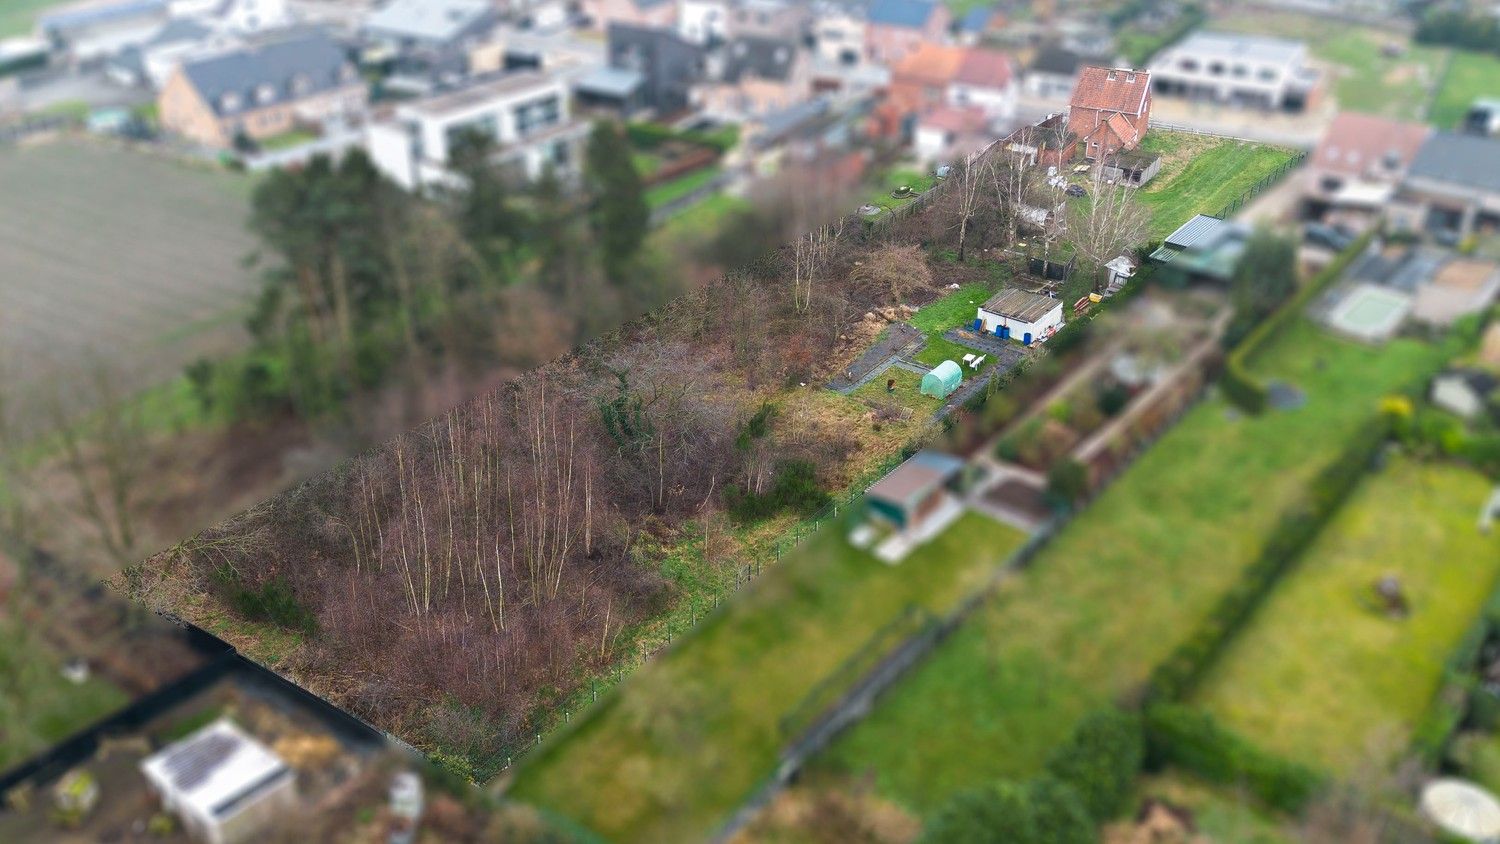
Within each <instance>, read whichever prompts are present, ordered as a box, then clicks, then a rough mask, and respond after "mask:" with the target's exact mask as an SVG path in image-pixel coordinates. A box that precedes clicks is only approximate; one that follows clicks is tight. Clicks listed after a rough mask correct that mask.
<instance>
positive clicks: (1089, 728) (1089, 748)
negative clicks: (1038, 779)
mask: <svg viewBox="0 0 1500 844" xmlns="http://www.w3.org/2000/svg"><path fill="white" fill-rule="evenodd" d="M1145 753H1146V746H1145V737H1144V735H1143V728H1142V725H1141V719H1140V716H1139V715H1136V714H1134V713H1129V712H1124V711H1122V710H1119V709H1115V708H1113V707H1111V708H1109V709H1105V710H1103V711H1100V712H1097V713H1095V714H1093V715H1091V716H1089V717H1088V718H1085V719H1084V720H1083V722H1082V723H1080V724H1079V725H1078V727H1077V728H1076V729H1075V730H1074V731H1073V735H1072V736H1071V737H1069V739H1068V741H1067V743H1065V744H1063V745H1061V746H1059V747H1058V748H1057V749H1055V750H1054V751H1053V752H1052V755H1051V756H1050V757H1049V758H1048V759H1047V771H1048V772H1049V773H1050V774H1052V776H1053V777H1056V778H1057V779H1058V780H1060V781H1061V782H1065V783H1067V784H1068V785H1071V786H1072V787H1073V788H1074V789H1076V790H1077V791H1078V795H1079V797H1080V798H1081V799H1082V800H1083V805H1084V808H1085V809H1086V810H1087V811H1088V813H1089V816H1090V817H1092V818H1093V819H1094V821H1095V822H1096V823H1104V822H1106V821H1108V820H1111V819H1112V818H1114V817H1116V816H1117V815H1119V814H1120V812H1122V811H1124V809H1125V804H1126V803H1127V802H1128V801H1129V799H1130V794H1131V788H1132V784H1133V783H1134V782H1135V777H1136V775H1137V774H1139V773H1140V770H1141V764H1142V762H1143V761H1144V758H1145Z"/></svg>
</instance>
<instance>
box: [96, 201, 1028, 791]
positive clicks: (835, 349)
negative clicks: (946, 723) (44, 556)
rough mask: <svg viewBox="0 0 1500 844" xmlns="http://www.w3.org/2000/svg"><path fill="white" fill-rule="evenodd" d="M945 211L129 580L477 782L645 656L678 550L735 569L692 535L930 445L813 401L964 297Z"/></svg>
mask: <svg viewBox="0 0 1500 844" xmlns="http://www.w3.org/2000/svg"><path fill="white" fill-rule="evenodd" d="M994 184H995V185H1002V184H1004V182H1003V181H1002V180H1001V179H998V178H997V179H995V180H994ZM986 197H987V199H986V202H985V203H983V204H981V205H980V206H979V207H978V209H977V210H976V209H974V208H968V209H966V210H965V212H964V213H974V214H977V215H978V217H979V218H980V219H981V220H982V221H988V222H986V223H985V224H983V225H981V224H978V223H974V224H971V225H969V226H968V227H967V228H966V231H965V237H966V238H967V239H968V245H969V247H970V248H974V249H983V248H984V247H985V246H986V242H987V238H988V237H989V235H990V234H993V233H998V232H999V231H1000V230H1001V228H1002V227H1001V226H999V225H994V224H992V223H993V220H995V219H999V218H1001V217H1003V216H1004V215H1005V214H1006V213H1007V212H1008V206H1007V205H1006V197H1005V194H1004V193H1003V191H1002V190H1000V189H999V188H997V189H996V190H995V192H994V193H991V194H986ZM950 214H951V204H949V203H943V202H938V203H935V204H933V205H932V206H930V207H929V208H927V209H925V210H922V211H918V212H917V213H913V214H909V215H906V216H902V217H897V218H895V219H892V220H889V221H888V222H887V224H885V225H882V226H879V227H876V228H868V227H866V226H865V225H864V224H863V223H862V222H861V221H859V220H845V221H841V222H836V223H833V224H830V225H825V226H820V227H813V228H812V229H810V230H809V231H808V232H807V233H806V234H804V235H801V236H800V237H798V238H797V240H796V242H795V243H793V244H792V245H789V246H787V247H785V248H783V249H781V250H779V251H777V252H774V253H772V254H770V255H768V256H765V257H764V258H762V259H761V260H759V261H757V262H755V263H754V264H753V265H751V266H750V267H749V268H748V269H746V270H744V271H739V272H733V273H730V274H729V275H728V276H726V277H724V278H722V279H720V280H719V281H717V282H715V283H712V284H710V285H708V286H706V287H705V288H703V289H700V290H698V291H695V292H693V293H690V294H688V295H686V296H683V297H681V298H679V299H676V300H674V301H672V302H670V303H669V304H667V305H666V306H664V307H662V308H660V309H659V310H657V311H656V312H654V313H652V314H650V315H648V316H647V317H645V318H643V319H642V320H639V321H637V322H636V323H634V324H632V325H630V326H628V327H627V328H626V329H624V330H622V331H620V332H618V333H616V334H614V335H611V336H609V337H607V338H605V339H603V340H600V341H597V342H595V343H593V344H591V345H589V346H587V347H584V348H582V349H581V350H579V351H577V352H575V353H573V354H571V355H569V356H567V357H565V358H562V359H560V360H558V361H556V362H554V363H551V364H548V365H546V366H544V367H542V368H541V369H538V370H535V371H533V372H532V373H530V374H528V375H526V376H525V377H524V378H523V380H522V381H520V382H517V383H512V384H509V385H506V386H503V387H501V388H499V389H497V390H495V391H494V392H492V393H490V394H488V395H485V396H483V397H482V398H480V399H478V400H475V401H472V402H470V403H467V404H465V405H463V406H461V407H460V408H459V409H457V410H454V411H452V412H450V413H448V414H446V415H443V416H441V417H439V418H437V419H435V420H434V421H432V422H430V423H428V424H425V425H423V426H422V427H420V428H418V429H417V430H415V431H412V432H411V433H409V434H406V435H404V436H401V437H399V438H397V439H396V440H394V441H393V442H391V443H389V444H387V445H386V446H384V447H381V448H379V449H377V450H375V451H373V452H371V453H369V454H366V455H364V456H362V457H359V458H357V459H355V460H353V461H350V462H349V463H347V464H345V465H343V466H341V467H339V468H338V469H336V470H335V471H333V472H330V473H328V474H325V475H322V476H320V477H317V478H314V479H313V480H311V481H309V482H307V483H305V484H303V485H301V486H300V487H298V488H296V489H294V490H292V491H290V492H288V493H286V494H284V495H282V496H280V497H278V498H276V499H274V500H271V501H268V502H266V503H264V504H262V505H260V506H258V507H256V508H254V509H253V510H251V511H249V512H247V513H245V514H244V515H242V516H240V517H238V518H235V519H232V520H230V521H229V522H226V523H225V524H222V525H220V526H218V527H215V528H212V529H210V530H208V531H205V532H203V533H202V534H200V535H198V536H197V537H195V538H193V539H192V540H189V541H187V542H184V543H182V544H180V545H178V546H176V547H174V548H172V549H169V550H168V551H166V552H163V553H161V554H158V555H156V556H155V557H153V558H151V559H149V560H148V561H146V562H145V563H144V564H142V565H140V566H135V567H132V568H130V569H128V570H127V571H126V572H125V573H124V574H123V575H122V576H121V577H120V578H119V579H118V581H117V582H118V584H119V585H121V586H122V587H123V588H124V589H126V590H127V591H128V592H129V593H131V594H132V595H134V596H136V597H137V598H139V599H141V600H143V601H145V602H146V603H147V604H148V605H150V606H152V607H153V608H155V609H158V610H160V611H164V612H168V613H174V614H178V615H180V616H182V617H184V618H186V619H187V620H189V621H194V622H199V623H202V624H205V625H206V626H209V627H210V629H213V630H215V631H216V632H218V633H220V635H223V636H225V637H226V638H227V639H229V640H230V641H231V642H232V643H233V644H235V645H236V646H237V647H240V648H241V650H243V651H245V652H246V653H249V654H250V655H252V656H254V657H257V658H260V659H262V660H265V661H268V662H273V663H274V664H275V667H276V668H278V669H280V670H282V671H284V672H286V673H288V674H289V675H291V676H292V677H294V678H295V679H297V680H298V681H299V682H300V683H302V684H303V685H305V686H306V687H308V688H310V689H312V690H313V691H315V692H317V693H319V694H321V695H324V696H325V697H327V698H329V699H330V700H332V701H333V702H335V703H337V704H339V705H341V706H344V707H346V708H348V709H349V710H351V711H352V712H354V713H356V714H357V715H359V716H360V717H362V718H364V719H366V720H368V721H370V722H371V723H374V724H377V725H379V726H381V727H383V728H385V729H387V730H389V731H391V732H393V733H395V734H397V735H399V736H401V737H402V738H404V739H406V740H408V741H410V742H411V743H413V744H414V745H416V746H418V747H420V748H422V749H424V750H427V751H429V752H433V753H435V754H438V755H440V756H441V757H443V758H445V759H447V760H448V761H449V762H450V763H452V764H454V765H455V766H456V767H459V768H462V769H464V770H466V771H467V772H468V773H470V774H471V775H475V776H481V777H482V776H486V775H488V774H489V773H492V772H493V771H494V769H495V765H496V764H497V763H498V761H501V760H503V758H504V755H505V754H508V753H510V752H512V751H514V750H516V749H518V748H521V747H524V746H525V745H526V744H527V743H528V742H527V739H529V738H530V737H531V735H532V734H533V732H534V731H536V730H537V729H539V728H542V727H544V726H546V725H547V724H549V723H551V721H552V720H553V719H555V718H556V712H554V711H552V710H551V707H553V706H555V705H556V704H557V703H558V702H559V701H561V700H563V699H564V698H566V697H567V696H568V695H569V694H570V693H572V692H573V691H574V690H575V689H576V688H577V687H578V686H579V684H580V683H583V684H585V685H586V683H587V678H588V677H590V676H595V675H596V674H597V673H598V672H600V671H601V670H602V669H604V668H606V667H607V666H610V665H613V664H616V663H618V662H619V661H620V660H621V659H623V658H626V657H628V656H632V655H633V653H632V649H633V648H634V647H635V644H636V639H635V638H634V636H635V635H637V634H638V633H639V631H640V630H641V628H642V627H643V626H647V625H649V622H650V621H651V620H652V619H653V618H658V617H660V615H661V614H662V613H663V612H664V611H665V610H666V609H667V608H669V607H670V606H671V605H672V604H673V602H674V601H676V600H678V599H679V598H680V593H679V588H680V586H679V585H678V584H677V583H676V581H675V580H674V577H673V575H672V574H671V573H670V572H669V571H668V566H667V558H668V557H670V556H672V554H673V552H674V546H676V545H680V544H681V543H682V542H683V541H684V537H685V536H686V535H687V534H690V533H691V534H692V535H693V537H694V538H693V540H692V541H694V542H700V544H699V545H696V546H694V547H695V548H702V547H703V546H709V547H708V549H707V552H706V553H704V555H703V556H704V557H705V558H706V559H705V560H704V561H703V562H702V564H703V565H706V566H709V567H710V568H712V567H714V566H722V567H726V568H727V567H732V566H735V565H738V564H739V562H740V561H739V560H738V559H737V558H736V556H735V554H734V551H735V550H736V549H737V548H738V547H739V541H738V540H735V539H734V538H733V537H731V538H730V539H729V540H728V541H727V542H726V543H725V544H724V546H723V547H718V546H715V545H714V544H713V543H711V542H710V541H709V537H708V533H706V532H704V533H694V532H693V531H685V530H684V527H685V526H687V525H689V523H693V524H697V525H699V526H700V527H699V528H698V530H699V531H701V530H702V528H701V525H702V524H704V523H705V522H708V523H715V522H716V523H718V524H720V525H723V526H724V527H725V528H728V527H729V524H727V523H726V521H725V518H724V516H722V515H719V514H723V513H725V511H728V510H732V509H733V507H734V502H736V501H739V500H743V498H745V497H754V496H759V495H768V494H772V493H773V491H775V490H777V489H778V488H779V487H778V484H777V478H778V476H779V475H780V474H781V473H782V471H783V470H784V469H785V467H786V466H787V465H788V464H789V463H792V462H796V463H802V464H806V465H810V466H811V467H812V468H813V471H814V473H815V475H816V480H817V483H818V486H820V487H821V488H823V489H834V488H841V487H843V486H845V485H847V484H848V483H850V482H851V481H852V480H853V479H855V478H856V477H858V476H859V474H860V473H862V472H864V471H866V470H867V469H868V468H870V467H871V466H873V465H875V464H876V463H878V462H879V461H880V460H882V459H883V458H884V457H886V456H888V455H890V454H891V453H893V452H895V451H897V450H899V449H900V447H901V446H902V445H903V444H904V443H905V442H906V441H907V438H908V436H909V435H910V434H911V433H912V432H914V431H916V430H918V429H920V428H921V427H923V426H924V425H925V421H924V420H913V421H905V422H895V423H891V422H879V421H877V420H875V419H874V415H873V414H872V413H871V412H870V411H869V410H867V409H866V408H864V407H862V406H860V405H859V404H858V403H857V402H855V401H854V400H851V399H847V398H845V397H842V396H836V395H833V394H830V393H826V392H821V391H819V390H818V388H817V387H816V386H813V387H803V386H799V385H803V384H814V385H815V384H816V383H817V382H818V380H819V376H820V375H823V374H826V373H827V372H828V371H830V362H831V361H835V360H837V359H840V358H841V357H844V356H846V355H847V354H848V353H849V351H850V346H851V343H850V340H849V338H850V337H851V336H855V335H858V334H859V333H860V331H861V329H860V328H859V326H860V324H861V321H862V319H863V317H864V315H865V314H866V313H867V312H869V311H871V310H878V309H881V308H885V307H888V306H890V305H892V304H895V303H896V300H897V299H907V300H911V301H918V302H920V301H925V300H927V299H929V298H931V297H932V295H934V291H933V289H932V286H933V283H934V282H936V283H937V284H946V283H948V282H949V281H950V279H949V278H948V277H947V275H946V266H947V265H945V264H943V263H941V262H938V263H935V264H931V265H929V264H928V262H927V260H926V258H925V256H924V254H923V251H922V249H921V248H919V247H926V248H937V247H942V246H947V245H950V244H951V243H952V241H953V239H954V237H955V236H956V234H957V232H956V230H955V229H954V227H953V226H952V225H951V220H949V219H948V217H949V215H950ZM877 271H878V272H877ZM896 274H899V275H902V276H903V277H904V278H903V280H900V281H896V280H893V279H894V278H895V275H896ZM934 275H936V276H938V277H937V278H934ZM521 304H522V303H517V308H516V309H515V312H516V313H519V312H520V311H521V310H522V308H521ZM533 304H536V303H533ZM544 310H545V309H544ZM767 407H770V408H772V409H773V412H771V413H769V415H768V416H766V417H765V418H763V419H762V422H764V424H763V425H761V426H759V427H758V426H757V423H756V421H755V420H756V418H757V416H759V415H761V411H762V409H764V408H767ZM877 425H878V426H879V427H877ZM777 494H780V493H777ZM773 523H774V520H773V521H772V522H764V523H762V524H773ZM733 532H736V533H740V534H742V536H741V539H745V540H748V541H754V540H753V538H751V537H750V536H749V533H750V529H749V528H744V527H742V528H738V529H736V530H735V531H733ZM698 537H702V539H701V541H700V540H699V539H698ZM257 616H258V617H257Z"/></svg>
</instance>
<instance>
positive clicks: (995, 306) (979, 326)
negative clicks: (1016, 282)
mask: <svg viewBox="0 0 1500 844" xmlns="http://www.w3.org/2000/svg"><path fill="white" fill-rule="evenodd" d="M1062 307H1063V303H1062V301H1061V300H1059V299H1053V298H1052V297H1050V296H1042V295H1040V294H1037V293H1027V292H1026V291H1024V290H1016V289H1006V290H1002V291H1000V292H999V293H996V294H995V295H994V296H991V297H990V298H989V300H988V301H986V302H985V303H984V304H983V305H980V306H979V315H978V316H977V317H975V319H974V330H975V331H979V332H982V333H985V334H993V335H995V336H996V337H1000V338H1001V339H1013V340H1019V341H1020V342H1022V343H1025V344H1026V345H1028V346H1029V345H1031V344H1032V343H1035V342H1038V341H1041V340H1045V339H1047V338H1048V337H1051V336H1052V335H1053V334H1055V333H1057V331H1058V330H1060V329H1061V328H1062V326H1063V310H1062Z"/></svg>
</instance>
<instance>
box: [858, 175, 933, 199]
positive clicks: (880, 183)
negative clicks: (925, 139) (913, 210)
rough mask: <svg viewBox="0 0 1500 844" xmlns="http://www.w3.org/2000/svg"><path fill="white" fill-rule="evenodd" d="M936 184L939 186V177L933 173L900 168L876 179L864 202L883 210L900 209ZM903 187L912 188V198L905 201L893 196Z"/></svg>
mask: <svg viewBox="0 0 1500 844" xmlns="http://www.w3.org/2000/svg"><path fill="white" fill-rule="evenodd" d="M935 184H937V177H936V176H934V175H932V174H931V173H928V172H923V171H921V170H916V169H913V168H910V167H898V168H896V169H894V170H891V171H890V172H888V173H885V174H884V175H882V176H880V177H879V178H877V179H875V180H874V181H873V182H872V183H871V185H870V189H869V190H868V191H867V192H866V194H865V198H864V201H865V202H868V203H870V204H871V205H879V206H881V207H883V208H899V207H900V206H902V205H905V204H906V203H908V202H910V201H911V200H912V198H913V197H915V196H917V195H918V194H921V193H923V192H924V191H926V190H927V189H928V188H930V187H932V186H933V185H935ZM903 185H904V186H906V187H909V188H911V191H912V195H911V196H909V197H906V198H903V199H897V198H896V197H894V196H891V191H893V190H895V189H897V188H899V187H902V186H903Z"/></svg>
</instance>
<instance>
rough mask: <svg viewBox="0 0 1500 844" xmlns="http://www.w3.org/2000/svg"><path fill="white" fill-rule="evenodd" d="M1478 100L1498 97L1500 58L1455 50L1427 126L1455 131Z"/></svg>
mask: <svg viewBox="0 0 1500 844" xmlns="http://www.w3.org/2000/svg"><path fill="white" fill-rule="evenodd" d="M1479 97H1500V57H1496V56H1492V55H1489V54H1487V53H1474V52H1470V51H1468V50H1454V51H1453V58H1452V59H1451V60H1450V62H1449V65H1448V72H1447V74H1445V75H1444V76H1443V82H1442V86H1441V87H1439V88H1438V92H1437V97H1435V98H1434V99H1433V103H1432V113H1431V114H1430V115H1428V118H1427V122H1429V123H1431V124H1432V125H1434V126H1436V127H1438V128H1439V129H1454V128H1457V126H1458V124H1459V122H1460V121H1462V120H1463V117H1464V114H1465V113H1467V112H1468V110H1469V106H1470V105H1472V104H1473V102H1474V100H1475V99H1478V98H1479Z"/></svg>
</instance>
